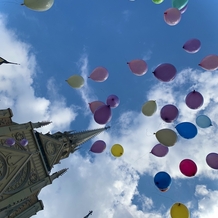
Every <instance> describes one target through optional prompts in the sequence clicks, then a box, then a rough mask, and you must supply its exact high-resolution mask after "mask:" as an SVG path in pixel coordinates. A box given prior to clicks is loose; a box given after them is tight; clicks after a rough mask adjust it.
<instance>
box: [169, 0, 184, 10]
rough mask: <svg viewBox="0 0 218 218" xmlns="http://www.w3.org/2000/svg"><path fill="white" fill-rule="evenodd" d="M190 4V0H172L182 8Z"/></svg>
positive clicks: (174, 4)
mask: <svg viewBox="0 0 218 218" xmlns="http://www.w3.org/2000/svg"><path fill="white" fill-rule="evenodd" d="M187 4H188V0H172V6H173V7H174V8H177V9H179V10H180V9H182V8H184V7H185V6H186V5H187Z"/></svg>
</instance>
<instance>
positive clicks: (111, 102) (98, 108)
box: [89, 95, 120, 124]
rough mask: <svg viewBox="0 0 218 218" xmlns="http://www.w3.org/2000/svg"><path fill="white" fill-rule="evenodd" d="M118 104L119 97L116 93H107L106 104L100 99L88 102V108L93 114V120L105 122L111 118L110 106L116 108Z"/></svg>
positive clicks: (100, 122) (99, 122)
mask: <svg viewBox="0 0 218 218" xmlns="http://www.w3.org/2000/svg"><path fill="white" fill-rule="evenodd" d="M119 104H120V99H119V98H118V97H117V96H116V95H109V96H108V97H107V100H106V104H105V103H104V102H101V101H94V102H91V103H89V108H90V110H91V111H92V113H93V114H94V120H95V122H96V123H98V124H106V123H108V122H109V121H110V120H111V117H112V111H111V108H116V107H117V106H118V105H119Z"/></svg>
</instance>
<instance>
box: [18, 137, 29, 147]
mask: <svg viewBox="0 0 218 218" xmlns="http://www.w3.org/2000/svg"><path fill="white" fill-rule="evenodd" d="M20 144H21V145H22V146H23V147H25V146H27V145H28V140H27V139H22V140H21V141H20Z"/></svg>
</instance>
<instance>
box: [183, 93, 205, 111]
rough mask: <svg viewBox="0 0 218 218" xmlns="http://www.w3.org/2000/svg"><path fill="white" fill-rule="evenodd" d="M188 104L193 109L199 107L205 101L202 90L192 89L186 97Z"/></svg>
mask: <svg viewBox="0 0 218 218" xmlns="http://www.w3.org/2000/svg"><path fill="white" fill-rule="evenodd" d="M185 103H186V105H187V106H188V107H189V108H191V109H198V108H199V107H201V106H202V105H203V103H204V98H203V96H202V95H201V93H200V92H197V91H195V90H194V91H192V92H190V93H189V94H188V95H187V96H186V98H185Z"/></svg>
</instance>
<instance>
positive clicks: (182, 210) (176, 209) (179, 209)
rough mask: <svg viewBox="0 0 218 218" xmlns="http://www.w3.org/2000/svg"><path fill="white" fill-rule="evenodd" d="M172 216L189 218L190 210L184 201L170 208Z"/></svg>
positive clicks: (174, 217) (173, 217)
mask: <svg viewBox="0 0 218 218" xmlns="http://www.w3.org/2000/svg"><path fill="white" fill-rule="evenodd" d="M170 216H171V217H172V218H189V210H188V208H187V207H186V206H185V205H184V204H182V203H175V204H174V205H173V206H172V207H171V209H170Z"/></svg>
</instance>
